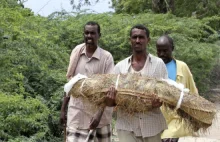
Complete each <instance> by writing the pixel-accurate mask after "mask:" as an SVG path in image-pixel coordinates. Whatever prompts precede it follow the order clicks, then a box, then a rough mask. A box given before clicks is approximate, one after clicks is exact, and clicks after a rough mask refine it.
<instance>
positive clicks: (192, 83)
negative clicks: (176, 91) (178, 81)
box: [185, 65, 198, 95]
mask: <svg viewBox="0 0 220 142" xmlns="http://www.w3.org/2000/svg"><path fill="white" fill-rule="evenodd" d="M185 72H186V79H187V80H186V83H187V86H186V87H187V88H189V90H190V92H191V93H192V94H195V95H198V90H197V88H196V84H195V81H194V79H193V76H192V73H191V72H190V70H189V67H188V66H187V65H186V66H185Z"/></svg>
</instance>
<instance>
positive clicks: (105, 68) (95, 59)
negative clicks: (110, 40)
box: [67, 47, 114, 129]
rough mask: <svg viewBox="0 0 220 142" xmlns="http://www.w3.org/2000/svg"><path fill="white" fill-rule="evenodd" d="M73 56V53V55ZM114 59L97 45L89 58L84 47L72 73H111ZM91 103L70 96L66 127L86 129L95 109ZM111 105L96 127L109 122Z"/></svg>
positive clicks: (87, 74) (88, 74)
mask: <svg viewBox="0 0 220 142" xmlns="http://www.w3.org/2000/svg"><path fill="white" fill-rule="evenodd" d="M73 56H74V55H73ZM113 69H114V61H113V57H112V55H111V54H110V53H109V52H108V51H106V50H103V49H102V48H100V47H98V48H97V49H96V51H95V52H94V54H93V55H92V57H91V58H88V57H87V56H86V48H84V50H83V51H82V53H81V55H80V58H79V61H78V64H77V67H76V70H75V72H74V75H76V74H78V73H80V74H83V75H86V76H90V75H92V74H106V73H112V72H113ZM94 108H95V107H93V104H92V103H91V102H89V101H87V100H81V99H80V98H74V97H72V96H70V101H69V105H68V112H67V127H68V128H70V129H71V128H79V129H88V128H89V123H90V121H91V118H92V117H93V115H94V114H95V112H96V111H97V110H95V109H94ZM112 111H113V108H112V107H106V108H105V111H104V113H103V115H102V118H101V121H100V123H99V125H98V128H101V127H103V126H106V125H108V124H110V123H111V119H112Z"/></svg>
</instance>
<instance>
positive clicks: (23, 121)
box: [0, 7, 220, 142]
mask: <svg viewBox="0 0 220 142" xmlns="http://www.w3.org/2000/svg"><path fill="white" fill-rule="evenodd" d="M0 18H1V21H0V70H1V74H0V110H1V111H0V121H1V123H0V140H9V141H11V142H17V141H54V142H55V141H61V140H62V136H61V135H62V130H61V129H60V127H59V121H58V120H59V110H60V105H61V99H62V94H63V93H62V92H63V91H62V90H63V85H64V83H65V82H66V79H65V72H66V69H67V65H68V60H69V54H70V52H71V50H72V48H74V46H76V45H77V44H79V43H81V42H83V37H82V33H83V26H84V24H85V23H86V22H87V21H90V20H93V21H98V22H99V23H100V25H101V32H102V37H101V39H100V42H99V44H100V46H101V47H103V48H104V49H106V50H108V51H110V52H111V53H112V54H113V56H114V60H115V63H117V62H118V61H120V60H122V59H123V58H125V57H127V56H129V55H130V54H131V52H130V43H129V40H128V39H129V31H130V28H131V27H132V26H133V25H135V24H137V23H141V24H144V25H146V26H147V27H148V28H149V29H150V31H151V42H150V44H149V47H148V50H149V52H151V53H152V54H154V55H155V42H156V40H157V38H158V37H159V36H160V35H162V34H164V33H169V34H170V36H171V37H173V38H174V42H175V57H176V58H177V59H180V60H183V61H185V62H186V63H187V64H188V65H189V67H190V69H191V71H192V73H193V75H194V78H195V81H196V84H197V87H198V89H199V91H200V94H202V93H204V92H205V91H206V90H208V89H209V85H210V82H211V81H210V76H211V74H212V73H211V71H212V69H213V66H217V64H216V63H217V62H216V61H217V58H219V55H220V54H219V51H220V49H219V45H218V44H217V43H218V42H217V41H218V40H219V39H218V38H219V37H218V33H217V31H218V30H219V29H220V28H219V21H220V17H218V16H215V17H209V18H206V19H202V20H199V19H195V18H177V17H175V16H173V15H172V14H165V15H164V14H138V15H126V14H118V15H117V14H109V13H105V14H80V13H79V14H75V15H74V16H70V15H61V16H59V15H58V16H56V17H55V18H51V17H49V18H45V17H40V16H34V15H33V13H32V12H31V11H30V10H29V9H22V8H20V7H15V8H12V7H4V8H2V7H0ZM211 77H212V78H213V76H211ZM15 128H17V129H15Z"/></svg>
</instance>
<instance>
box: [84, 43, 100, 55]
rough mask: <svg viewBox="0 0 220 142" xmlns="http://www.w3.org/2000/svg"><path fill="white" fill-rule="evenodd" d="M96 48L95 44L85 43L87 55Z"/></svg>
mask: <svg viewBox="0 0 220 142" xmlns="http://www.w3.org/2000/svg"><path fill="white" fill-rule="evenodd" d="M96 49H97V46H91V45H86V54H87V56H88V57H89V56H92V54H93V53H94V52H95V50H96Z"/></svg>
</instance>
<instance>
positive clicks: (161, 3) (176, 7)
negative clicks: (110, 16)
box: [112, 0, 220, 18]
mask: <svg viewBox="0 0 220 142" xmlns="http://www.w3.org/2000/svg"><path fill="white" fill-rule="evenodd" d="M112 7H113V8H114V9H115V12H116V13H128V14H138V13H144V12H148V11H153V12H154V13H167V12H169V11H170V12H172V13H173V14H174V15H176V16H180V17H191V16H194V17H197V18H203V17H208V16H214V15H219V13H220V1H219V0H212V1H210V0H193V1H192V0H184V1H183V0H175V1H174V0H172V1H171V0H137V1H133V0H112Z"/></svg>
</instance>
